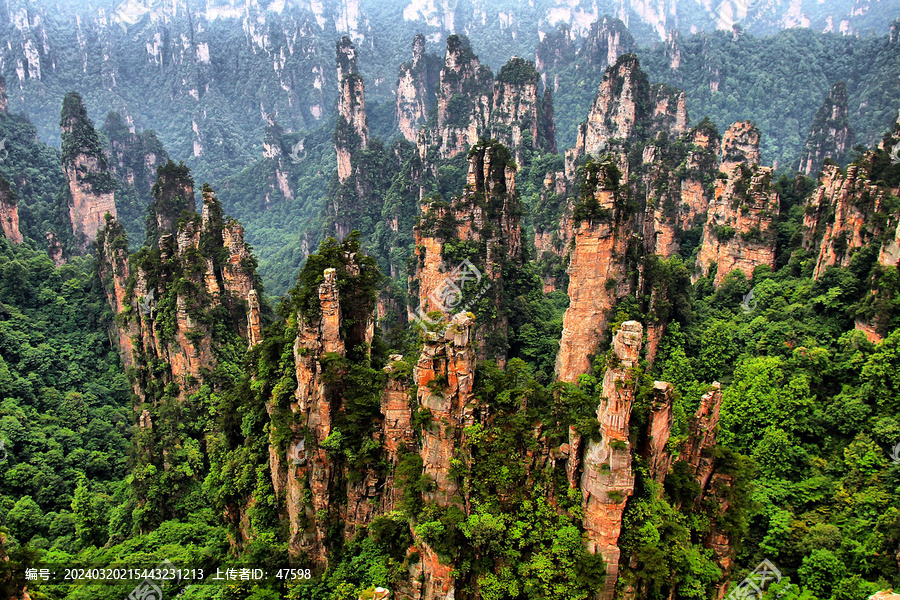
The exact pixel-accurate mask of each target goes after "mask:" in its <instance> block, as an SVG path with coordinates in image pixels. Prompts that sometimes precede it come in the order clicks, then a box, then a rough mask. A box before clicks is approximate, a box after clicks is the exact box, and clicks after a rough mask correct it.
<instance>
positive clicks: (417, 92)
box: [397, 34, 440, 143]
mask: <svg viewBox="0 0 900 600" xmlns="http://www.w3.org/2000/svg"><path fill="white" fill-rule="evenodd" d="M412 51H413V58H412V61H411V62H407V63H404V64H402V65H400V71H399V74H398V77H397V126H398V128H399V129H400V133H401V134H403V137H404V138H406V140H407V141H409V142H412V143H416V140H417V139H418V136H419V129H420V128H421V126H422V125H423V124H424V123H425V119H426V118H427V117H428V111H429V110H431V109H432V108H433V107H434V105H435V93H434V88H435V86H436V85H437V83H438V80H439V78H440V66H439V64H438V61H439V60H440V59H439V57H437V56H434V55H431V54H427V53H426V52H425V36H423V35H422V34H418V35H417V36H416V37H415V38H414V39H413V44H412Z"/></svg>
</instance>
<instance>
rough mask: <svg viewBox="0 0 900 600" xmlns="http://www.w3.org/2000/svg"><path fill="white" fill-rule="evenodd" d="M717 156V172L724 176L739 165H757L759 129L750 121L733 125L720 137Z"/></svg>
mask: <svg viewBox="0 0 900 600" xmlns="http://www.w3.org/2000/svg"><path fill="white" fill-rule="evenodd" d="M719 155H720V165H719V170H721V171H722V172H723V173H725V174H726V175H728V174H730V173H731V171H732V170H733V169H734V167H735V166H737V165H739V164H742V163H744V164H748V165H755V164H759V129H758V128H757V127H756V125H754V124H753V123H751V122H750V121H738V122H736V123H733V124H732V125H731V127H729V128H728V130H727V131H726V132H725V135H723V136H722V146H721V148H720V150H719Z"/></svg>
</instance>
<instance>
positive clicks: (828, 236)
mask: <svg viewBox="0 0 900 600" xmlns="http://www.w3.org/2000/svg"><path fill="white" fill-rule="evenodd" d="M871 160H873V156H872V154H871V153H869V154H868V155H867V156H866V157H864V159H863V162H862V164H852V165H849V166H848V167H847V171H846V173H844V172H842V171H841V170H840V168H838V166H837V165H825V166H824V167H823V168H822V174H821V177H820V178H819V186H818V187H817V188H816V191H815V193H814V194H813V196H812V197H811V198H810V200H809V204H808V205H807V209H806V214H805V216H804V229H805V230H806V236H805V238H804V246H806V247H807V249H810V250H812V251H813V252H817V254H818V257H817V259H816V269H815V272H814V276H815V277H816V278H818V277H820V276H821V275H822V274H823V273H824V272H825V270H826V269H827V268H828V267H830V266H838V267H846V266H848V265H849V264H850V259H851V257H852V256H853V253H854V251H855V250H857V249H859V248H861V247H863V246H864V245H867V244H868V243H870V242H872V241H873V239H874V238H875V237H876V236H878V235H880V234H881V233H882V228H883V227H885V226H886V225H888V224H889V221H888V220H882V219H878V218H876V215H878V214H879V213H882V214H883V213H884V211H885V207H884V202H885V200H886V199H887V196H888V194H889V193H890V191H889V190H886V189H884V188H882V187H880V186H878V185H876V184H875V183H874V182H872V181H871V180H870V179H869V172H870V169H871ZM895 247H896V242H894V241H889V242H888V243H887V244H885V246H884V247H883V248H882V251H881V254H880V256H879V259H880V262H882V264H886V265H890V264H896V258H895V257H896V256H897V252H896V251H895V250H894V248H895Z"/></svg>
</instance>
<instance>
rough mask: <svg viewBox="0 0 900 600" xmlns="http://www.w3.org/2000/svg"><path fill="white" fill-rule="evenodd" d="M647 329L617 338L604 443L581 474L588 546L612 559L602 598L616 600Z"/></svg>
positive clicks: (632, 328)
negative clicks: (640, 364) (638, 369)
mask: <svg viewBox="0 0 900 600" xmlns="http://www.w3.org/2000/svg"><path fill="white" fill-rule="evenodd" d="M642 337H643V327H641V324H640V323H638V322H636V321H627V322H625V323H623V324H622V327H621V328H620V329H619V331H618V332H617V333H616V335H615V336H614V337H613V351H612V354H611V359H610V363H609V366H608V367H607V369H606V374H605V375H604V376H603V384H602V392H601V397H600V404H599V406H597V420H598V421H599V423H600V434H601V439H600V441H597V442H595V441H593V440H591V441H590V442H588V444H587V447H586V449H585V455H584V471H583V473H582V476H581V493H582V496H583V498H584V517H583V524H584V529H585V536H586V538H587V550H588V552H590V553H592V554H600V555H601V556H602V557H603V560H604V562H605V563H606V582H605V584H604V585H603V588H602V589H601V590H600V591H599V594H598V596H597V597H598V598H601V599H603V600H612V598H613V596H614V594H615V586H616V580H617V578H618V572H619V554H620V551H619V546H618V541H619V534H620V533H621V530H622V512H623V511H624V510H625V502H626V500H627V499H628V497H629V496H630V495H631V494H632V492H633V491H634V473H633V472H632V470H631V444H630V443H629V441H628V440H629V431H628V424H629V420H630V418H631V407H632V405H633V403H634V399H635V394H636V386H637V381H636V379H635V374H634V372H633V370H632V369H633V367H635V366H636V365H637V362H638V358H639V355H640V351H641V338H642Z"/></svg>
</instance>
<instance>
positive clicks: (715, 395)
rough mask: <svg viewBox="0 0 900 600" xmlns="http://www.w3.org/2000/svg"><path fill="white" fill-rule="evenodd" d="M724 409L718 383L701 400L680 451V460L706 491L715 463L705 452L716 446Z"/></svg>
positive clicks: (720, 387)
mask: <svg viewBox="0 0 900 600" xmlns="http://www.w3.org/2000/svg"><path fill="white" fill-rule="evenodd" d="M721 409H722V386H721V385H720V384H719V382H718V381H716V382H714V383H713V384H712V388H711V389H710V390H709V391H708V392H707V393H706V394H704V395H703V397H702V398H701V399H700V407H699V408H698V409H697V412H696V413H695V414H694V416H693V418H692V419H691V422H690V424H689V426H688V436H687V439H685V441H684V442H683V443H682V445H681V449H680V453H679V456H680V460H683V461H685V462H686V463H687V464H688V465H690V467H691V469H690V471H691V472H692V473H693V474H694V476H695V478H696V480H697V483H698V484H700V488H701V489H705V488H706V485H707V484H708V483H709V479H710V477H711V475H712V472H713V465H714V462H713V460H712V458H710V457H709V456H704V450H707V449H708V448H712V447H713V446H715V445H716V428H717V427H718V425H719V411H720V410H721Z"/></svg>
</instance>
